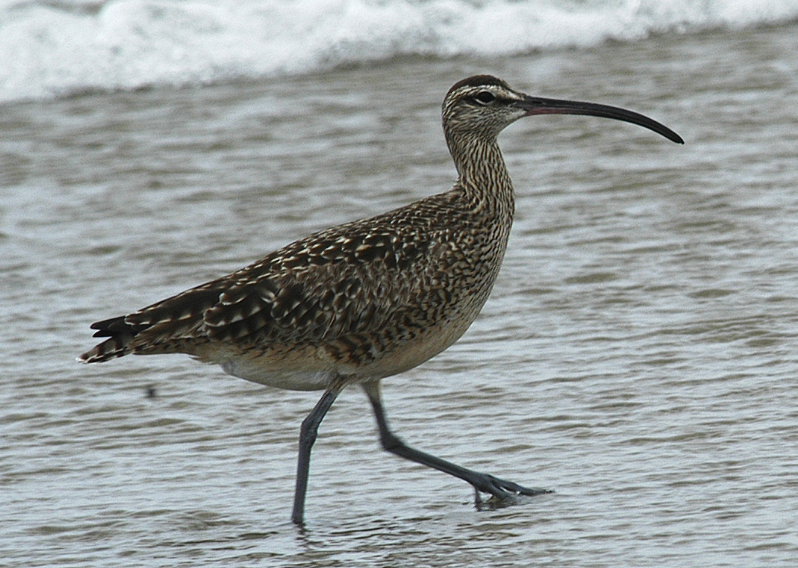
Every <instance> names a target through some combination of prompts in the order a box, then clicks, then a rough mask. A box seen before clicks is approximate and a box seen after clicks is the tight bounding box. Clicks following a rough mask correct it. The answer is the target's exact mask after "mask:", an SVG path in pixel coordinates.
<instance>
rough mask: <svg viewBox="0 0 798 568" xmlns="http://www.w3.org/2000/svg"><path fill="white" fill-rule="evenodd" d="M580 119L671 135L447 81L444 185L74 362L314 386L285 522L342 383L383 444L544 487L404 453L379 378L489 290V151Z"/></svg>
mask: <svg viewBox="0 0 798 568" xmlns="http://www.w3.org/2000/svg"><path fill="white" fill-rule="evenodd" d="M539 114H582V115H592V116H598V117H604V118H611V119H615V120H621V121H626V122H630V123H633V124H637V125H639V126H643V127H645V128H648V129H650V130H652V131H654V132H656V133H658V134H661V135H662V136H664V137H666V138H668V139H669V140H671V141H673V142H677V143H680V144H681V143H683V140H682V139H681V138H680V137H679V135H678V134H676V133H675V132H673V131H672V130H671V129H669V128H667V127H666V126H664V125H662V124H660V123H659V122H656V121H654V120H652V119H650V118H648V117H646V116H643V115H641V114H638V113H635V112H632V111H628V110H624V109H621V108H617V107H612V106H607V105H602V104H595V103H586V102H575V101H564V100H556V99H548V98H541V97H532V96H528V95H525V94H524V93H521V92H519V91H516V90H514V89H512V88H510V86H509V85H508V84H507V83H506V82H504V81H502V80H500V79H497V78H495V77H492V76H489V75H478V76H474V77H469V78H467V79H464V80H462V81H460V82H458V83H456V84H455V85H454V86H453V87H452V88H451V89H450V90H449V92H448V93H447V94H446V97H445V98H444V101H443V107H442V117H443V130H444V133H445V136H446V143H447V145H448V147H449V152H450V153H451V155H452V158H453V160H454V163H455V166H456V168H457V181H456V182H455V183H454V186H453V187H452V189H450V190H449V191H446V192H444V193H439V194H437V195H432V196H430V197H426V198H424V199H421V200H419V201H416V202H413V203H411V204H409V205H406V206H404V207H401V208H399V209H395V210H393V211H390V212H388V213H384V214H382V215H377V216H376V217H371V218H369V219H364V220H360V221H354V222H351V223H346V224H344V225H339V226H336V227H332V228H329V229H326V230H323V231H320V232H318V233H315V234H313V235H310V236H309V237H307V238H304V239H301V240H298V241H296V242H293V243H291V244H289V245H286V246H284V247H283V248H281V249H279V250H277V251H275V252H272V253H271V254H269V255H267V256H266V257H265V258H263V259H262V260H259V261H257V262H255V263H253V264H251V265H249V266H247V267H245V268H242V269H241V270H238V271H237V272H234V273H232V274H229V275H227V276H223V277H221V278H219V279H217V280H213V281H211V282H208V283H206V284H202V285H200V286H197V287H195V288H191V289H189V290H186V291H185V292H183V293H181V294H178V295H176V296H173V297H171V298H167V299H166V300H162V301H160V302H157V303H155V304H152V305H150V306H147V307H146V308H143V309H141V310H138V311H137V312H133V313H131V314H128V315H124V316H119V317H115V318H111V319H107V320H103V321H99V322H96V323H94V324H92V326H91V328H92V329H95V330H97V332H96V333H95V334H94V336H95V337H104V338H106V339H105V340H104V341H103V342H102V343H100V344H98V345H97V346H95V347H94V348H93V349H91V350H89V351H87V352H86V353H84V354H83V355H81V356H80V357H79V358H78V360H80V361H83V362H86V363H94V362H99V361H108V360H109V359H113V358H116V357H122V356H124V355H128V354H131V353H132V354H137V355H145V354H154V353H185V354H188V355H190V356H192V357H194V358H196V359H198V360H200V361H203V362H206V363H215V364H218V365H220V366H221V368H222V369H223V370H224V371H225V372H227V373H229V374H231V375H234V376H237V377H240V378H243V379H246V380H249V381H254V382H256V383H260V384H263V385H269V386H273V387H279V388H283V389H294V390H323V391H324V393H323V394H322V396H321V398H320V399H319V401H318V403H317V404H316V406H315V407H314V408H313V410H312V411H311V412H310V414H308V416H307V418H305V420H304V421H303V422H302V426H301V429H300V435H299V456H298V463H297V476H296V488H295V493H294V507H293V512H292V517H291V518H292V520H293V521H294V522H295V523H297V524H302V523H303V522H304V505H305V494H306V490H307V482H308V472H309V466H310V453H311V448H312V446H313V443H314V442H315V440H316V435H317V431H318V428H319V424H320V423H321V421H322V419H323V418H324V416H325V414H326V413H327V411H328V410H329V409H330V407H331V406H332V404H333V402H334V401H335V399H336V397H337V396H338V395H339V393H340V392H341V391H342V390H343V389H344V387H346V386H347V385H352V384H355V385H359V386H360V387H361V388H362V389H363V390H364V391H365V393H366V395H367V397H368V399H369V401H370V403H371V406H372V409H373V411H374V415H375V417H376V420H377V427H378V429H379V436H380V441H381V443H382V447H383V448H384V449H385V450H387V451H389V452H392V453H394V454H396V455H398V456H400V457H403V458H405V459H408V460H411V461H414V462H417V463H419V464H422V465H425V466H428V467H431V468H434V469H437V470H440V471H442V472H444V473H448V474H450V475H453V476H455V477H458V478H460V479H462V480H464V481H466V482H468V483H470V484H471V485H472V486H473V488H474V492H475V495H476V501H477V503H479V502H480V493H486V494H490V495H492V496H493V498H494V500H495V501H496V502H497V503H500V504H502V503H503V504H510V503H513V502H515V501H516V500H517V498H518V496H520V495H537V494H539V493H547V492H549V491H548V490H545V489H530V488H527V487H523V486H521V485H518V484H517V483H513V482H511V481H506V480H504V479H500V478H498V477H494V476H492V475H489V474H484V473H479V472H476V471H472V470H470V469H466V468H464V467H461V466H458V465H455V464H453V463H450V462H448V461H445V460H443V459H441V458H438V457H435V456H432V455H430V454H427V453H424V452H421V451H419V450H416V449H413V448H411V447H410V446H408V445H406V444H405V443H404V442H402V441H401V440H400V439H399V438H398V437H397V436H395V435H394V434H393V432H391V430H390V429H389V428H388V422H387V419H386V416H385V412H384V409H383V405H382V399H381V395H380V380H381V379H383V378H385V377H389V376H391V375H396V374H398V373H402V372H404V371H407V370H408V369H412V368H413V367H415V366H417V365H419V364H421V363H423V362H424V361H426V360H428V359H429V358H431V357H433V356H434V355H436V354H438V353H440V352H441V351H443V350H444V349H446V348H447V347H449V346H450V345H452V344H453V343H454V342H455V341H457V339H458V338H459V337H460V336H461V335H462V334H463V333H464V332H465V331H466V329H468V327H469V326H470V325H471V323H472V322H473V321H474V319H475V318H476V317H477V314H478V313H479V312H480V310H481V309H482V306H483V305H484V304H485V301H486V300H487V299H488V295H489V294H490V292H491V289H492V287H493V283H494V281H495V280H496V275H497V274H498V272H499V267H500V265H501V263H502V258H503V257H504V253H505V250H506V248H507V238H508V236H509V233H510V226H511V224H512V220H513V211H514V198H513V186H512V183H511V181H510V176H509V174H508V173H507V169H506V167H505V165H504V160H503V158H502V154H501V151H500V150H499V146H498V144H497V136H498V134H499V133H500V132H501V131H502V130H503V129H504V128H505V127H507V126H508V125H510V124H512V123H513V122H515V121H516V120H518V119H520V118H523V117H526V116H534V115H539Z"/></svg>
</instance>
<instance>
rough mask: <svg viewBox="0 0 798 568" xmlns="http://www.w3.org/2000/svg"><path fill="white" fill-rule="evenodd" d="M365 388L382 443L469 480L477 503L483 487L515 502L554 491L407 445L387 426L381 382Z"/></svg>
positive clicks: (386, 446)
mask: <svg viewBox="0 0 798 568" xmlns="http://www.w3.org/2000/svg"><path fill="white" fill-rule="evenodd" d="M363 390H365V391H366V395H367V396H368V397H369V401H371V406H372V407H373V408H374V416H375V417H376V419H377V426H378V428H379V430H380V442H381V443H382V447H383V448H384V449H386V450H387V451H389V452H391V453H393V454H396V455H397V456H400V457H403V458H405V459H407V460H410V461H414V462H416V463H420V464H421V465H425V466H427V467H431V468H433V469H437V470H438V471H442V472H444V473H448V474H449V475H453V476H455V477H459V478H460V479H462V480H464V481H467V482H468V483H470V484H471V485H472V486H473V487H474V492H475V494H476V499H475V501H476V504H477V505H478V506H479V504H480V503H481V500H480V499H479V492H480V491H481V492H483V493H490V494H491V495H493V496H494V497H496V498H497V499H499V500H501V501H505V502H512V500H513V498H514V497H515V496H516V495H539V494H541V493H551V491H550V490H548V489H528V488H526V487H522V486H521V485H518V484H517V483H513V482H512V481H505V480H503V479H499V478H498V477H494V476H492V475H489V474H485V473H479V472H476V471H472V470H470V469H466V468H464V467H460V466H459V465H456V464H453V463H450V462H448V461H446V460H442V459H441V458H438V457H435V456H433V455H430V454H427V453H424V452H420V451H418V450H415V449H413V448H411V447H409V446H407V445H405V443H404V442H402V440H400V439H399V438H398V437H396V436H395V435H394V434H393V432H391V431H390V430H389V429H388V421H387V419H386V417H385V411H384V410H383V407H382V400H381V397H380V384H379V382H376V381H375V382H370V383H365V384H364V385H363Z"/></svg>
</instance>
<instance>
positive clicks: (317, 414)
mask: <svg viewBox="0 0 798 568" xmlns="http://www.w3.org/2000/svg"><path fill="white" fill-rule="evenodd" d="M344 386H345V382H344V380H343V378H342V377H338V378H336V379H335V380H333V382H332V384H331V385H330V386H329V387H327V390H326V391H324V394H323V395H322V396H321V398H320V399H319V402H317V403H316V406H314V407H313V410H311V411H310V414H308V416H307V418H305V419H304V420H303V421H302V427H301V428H300V430H299V458H298V460H297V468H296V490H295V491H294V511H293V513H291V520H292V521H294V523H295V524H297V525H301V524H303V523H304V520H305V494H306V493H307V490H308V472H309V470H310V450H311V448H313V443H314V442H315V441H316V435H317V433H318V431H319V424H321V421H322V420H323V419H324V415H325V414H327V411H328V410H330V407H331V406H332V404H333V402H335V399H336V398H337V397H338V395H339V394H340V393H341V391H342V390H343V389H344Z"/></svg>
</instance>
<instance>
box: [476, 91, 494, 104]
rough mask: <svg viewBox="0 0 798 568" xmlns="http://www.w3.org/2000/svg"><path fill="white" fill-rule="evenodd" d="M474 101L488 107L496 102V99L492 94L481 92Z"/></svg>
mask: <svg viewBox="0 0 798 568" xmlns="http://www.w3.org/2000/svg"><path fill="white" fill-rule="evenodd" d="M474 100H476V101H477V102H479V103H482V104H483V105H489V104H490V103H492V102H493V101H495V100H496V97H495V96H493V93H491V92H490V91H482V92H480V93H477V94H476V95H475V96H474Z"/></svg>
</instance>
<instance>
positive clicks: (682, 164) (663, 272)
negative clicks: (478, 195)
mask: <svg viewBox="0 0 798 568" xmlns="http://www.w3.org/2000/svg"><path fill="white" fill-rule="evenodd" d="M796 53H798V28H796V27H795V26H782V27H774V28H763V29H759V30H747V31H743V32H737V33H731V32H712V33H709V32H708V33H704V34H696V35H690V36H683V37H673V36H670V37H666V36H663V37H655V38H652V39H649V40H647V41H642V42H638V43H634V44H609V45H603V46H600V47H596V48H594V49H587V50H581V51H557V52H543V53H538V54H533V55H528V56H524V57H516V58H509V59H504V60H495V61H490V60H485V59H480V60H468V59H462V58H461V59H454V60H449V61H441V60H433V59H404V60H396V61H394V62H391V63H387V64H381V65H378V66H359V67H353V68H350V69H342V70H338V71H335V72H330V73H326V74H315V75H306V76H301V77H294V78H284V79H279V80H277V79H275V80H271V81H267V82H245V83H238V84H226V85H218V86H213V87H206V88H203V89H183V90H170V89H165V88H164V89H153V90H143V91H137V92H120V93H114V94H86V95H83V96H76V97H72V98H69V99H62V100H54V101H49V102H42V101H40V102H30V103H16V104H6V105H4V106H3V108H2V113H0V132H2V134H3V135H2V142H1V143H0V183H1V184H2V188H0V250H2V255H1V256H0V287H2V291H3V295H2V299H0V318H1V319H0V321H1V322H2V325H0V346H1V347H0V348H1V349H2V353H3V355H4V369H5V373H4V379H3V384H4V388H3V389H2V391H0V397H2V399H0V403H1V404H2V412H1V413H0V431H2V440H3V444H1V445H0V484H2V492H3V499H2V501H0V516H1V517H2V519H3V527H4V528H3V533H4V536H3V538H2V540H0V557H2V558H3V559H4V560H5V562H9V563H10V565H16V566H54V565H60V566H65V565H66V566H69V565H73V566H81V565H102V566H114V565H124V566H130V565H136V566H183V565H198V564H199V565H215V564H225V565H228V566H230V565H264V566H270V565H274V566H283V565H286V566H288V565H290V566H403V565H418V566H458V565H474V566H476V565H479V566H529V565H552V566H580V567H587V566H646V565H652V564H654V563H657V565H659V566H674V567H675V566H685V565H694V566H743V565H745V566H792V565H793V563H794V560H795V558H796V556H798V537H797V536H796V535H798V530H797V529H798V527H797V526H796V525H798V522H796V516H795V511H796V510H798V497H796V491H795V488H796V470H797V468H798V452H797V451H796V450H797V449H798V410H796V409H798V390H797V389H796V383H795V376H796V371H798V356H796V350H795V340H796V336H798V294H796V287H795V282H796V281H797V280H798V252H797V251H798V231H796V227H797V226H796V217H797V216H798V193H797V192H796V191H795V186H796V175H797V174H796V172H798V159H796V150H795V149H796V147H798V134H797V133H798V111H796V108H795V105H794V104H792V102H791V101H794V100H796V95H798V79H796V77H798V56H796ZM476 72H492V73H495V74H497V75H500V76H502V77H504V78H506V79H507V80H508V81H510V82H511V84H512V85H514V86H516V87H518V88H519V89H522V90H524V91H526V92H529V93H535V94H540V95H544V96H553V97H567V98H576V99H585V100H593V101H597V102H606V103H610V104H616V105H619V106H625V107H628V108H632V109H634V110H637V111H640V112H643V113H645V114H648V115H651V116H652V117H654V118H656V119H658V120H661V121H662V122H664V123H665V124H667V125H668V126H671V127H672V128H674V129H675V130H676V131H677V132H679V133H680V134H681V135H682V136H683V137H684V138H685V140H686V141H687V144H686V145H685V146H677V145H674V144H671V143H669V142H667V141H666V140H664V139H662V138H660V137H657V136H656V135H654V134H652V133H650V132H647V131H645V130H643V129H640V128H636V127H633V126H631V125H625V124H620V123H614V122H609V121H603V120H600V119H595V118H584V117H537V118H535V119H534V120H528V121H524V122H520V123H518V124H516V125H513V126H512V127H510V128H509V129H508V130H507V131H506V132H505V133H504V134H503V135H502V138H501V143H502V147H503V149H504V151H505V157H506V160H507V163H508V167H509V169H510V173H511V175H512V176H513V180H514V182H515V187H516V190H517V197H518V200H517V206H516V210H517V215H516V223H515V226H514V228H513V234H512V237H511V242H510V250H509V251H508V255H507V258H506V261H505V266H504V268H503V270H502V273H501V275H500V277H499V280H498V282H497V284H496V288H495V290H494V293H493V295H492V297H491V299H490V300H489V302H488V304H487V306H486V307H485V309H484V311H483V313H482V315H481V316H480V318H479V319H478V320H477V322H476V323H475V324H474V326H473V327H472V328H471V330H469V332H468V333H467V334H466V336H465V337H464V338H463V339H462V340H461V341H460V342H459V343H457V344H456V345H455V346H453V347H452V348H450V349H449V350H448V351H446V352H444V353H443V354H441V355H440V356H438V357H437V358H435V359H433V360H432V361H430V362H429V363H427V364H425V365H423V366H421V367H419V368H417V369H415V370H413V371H411V372H408V373H405V374H404V375H401V376H398V377H394V378H391V379H389V380H386V381H385V384H384V391H385V393H384V394H385V402H386V407H387V410H388V413H389V416H390V418H391V419H392V425H393V427H394V428H395V430H396V432H397V433H399V434H400V435H402V436H403V437H404V438H405V439H406V440H407V441H408V442H411V443H412V444H414V445H416V446H418V447H420V448H423V449H425V450H428V451H430V452H431V453H435V454H438V455H441V456H442V457H446V458H449V459H451V460H453V461H455V462H457V463H461V464H464V465H467V466H470V467H473V468H475V469H480V470H486V471H490V472H491V473H494V474H496V475H501V476H503V477H506V478H509V479H512V480H515V481H517V482H519V483H524V484H528V485H534V486H541V487H548V488H551V489H554V490H556V493H555V494H553V495H548V496H542V497H537V498H534V499H532V500H530V501H529V502H528V503H524V504H522V505H518V506H515V507H510V508H506V509H501V510H497V511H476V510H475V509H474V507H473V504H472V502H471V500H472V493H471V490H470V488H469V487H468V486H467V485H465V484H463V483H462V482H460V481H458V480H456V479H451V478H449V477H447V476H445V475H442V474H438V473H436V472H432V471H429V470H426V469H424V468H421V467H418V466H415V465H413V464H410V463H405V462H402V461H401V460H399V459H398V458H395V457H393V456H390V455H388V454H386V453H383V452H382V451H381V450H380V449H379V447H378V443H377V439H376V435H375V426H374V424H373V420H372V418H371V416H370V412H369V409H368V405H367V403H366V400H365V397H364V396H363V395H362V394H361V393H359V392H357V391H356V390H354V389H353V390H352V391H351V392H350V391H347V392H345V393H344V394H343V395H342V396H341V397H340V399H339V400H338V402H336V404H335V406H334V407H333V409H332V411H331V412H330V414H329V415H328V417H327V418H326V419H325V421H324V423H323V424H322V428H321V433H320V437H319V441H318V443H317V445H316V447H315V449H314V454H313V464H312V467H311V480H310V488H309V495H308V502H307V509H306V516H307V521H308V523H307V527H306V529H305V530H298V529H296V528H295V527H293V526H292V525H291V523H290V522H289V520H288V519H289V515H290V507H291V500H292V492H293V482H294V479H293V478H294V468H295V463H294V460H295V452H296V437H297V431H298V427H299V423H300V422H301V420H302V418H303V417H304V416H305V415H306V413H307V412H308V411H309V409H310V408H311V407H312V405H313V404H314V403H315V400H316V398H317V396H318V395H317V394H315V393H292V392H282V391H276V390H269V389H266V388H262V387H259V386H257V385H251V384H248V383H245V382H243V381H240V380H238V379H234V378H232V377H227V376H225V375H223V374H222V373H221V371H219V370H218V369H215V368H211V367H203V366H201V365H199V364H196V363H193V362H191V361H189V360H187V359H184V358H181V357H179V356H174V357H148V358H132V357H131V358H126V359H123V360H119V361H115V362H113V363H109V364H105V365H93V366H81V365H78V364H77V363H75V362H74V357H75V356H76V355H78V354H79V353H81V352H82V351H83V350H85V349H86V348H87V347H89V346H91V345H92V344H93V343H92V339H91V338H90V332H89V329H88V324H90V323H91V322H93V321H96V320H98V319H102V318H106V317H110V316H113V315H117V314H120V313H123V312H126V311H131V310H134V309H136V308H139V307H141V306H143V305H146V304H148V303H151V302H153V301H155V300H158V299H160V298H162V297H164V296H166V295H168V294H172V293H176V292H179V291H181V290H182V289H184V288H186V287H189V286H192V285H195V284H198V283H201V282H203V281H204V280H207V279H210V278H213V277H216V276H219V275H222V274H224V273H226V272H228V271H231V270H234V269H235V268H238V267H240V266H242V265H243V264H245V263H248V262H250V261H252V260H255V259H256V258H258V257H259V256H261V255H262V254H263V253H265V252H267V251H270V250H272V249H274V248H276V247H278V246H280V245H281V244H284V243H286V242H288V241H290V240H292V239H294V238H297V237H300V236H303V235H305V234H307V233H308V232H310V231H312V230H315V229H319V228H322V227H325V226H328V225H330V224H334V223H339V222H343V221H347V220H351V219H354V218H358V217H363V216H368V215H371V214H375V213H378V212H381V211H384V210H386V209H388V208H390V207H394V206H398V205H401V204H404V203H407V202H409V201H411V200H413V199H417V198H419V197H422V196H424V195H427V194H429V193H432V192H434V191H439V190H444V189H447V188H448V187H449V185H450V184H451V181H452V179H453V168H452V166H451V164H450V160H449V157H448V155H447V153H446V148H445V145H444V142H443V136H442V133H441V131H440V126H439V104H440V100H441V98H442V96H443V94H444V93H445V92H446V90H447V89H448V87H449V86H450V85H451V84H452V83H453V82H454V81H456V80H458V79H460V78H462V77H464V76H467V75H469V74H473V73H476ZM147 389H153V392H154V394H155V396H154V397H148V396H147Z"/></svg>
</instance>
